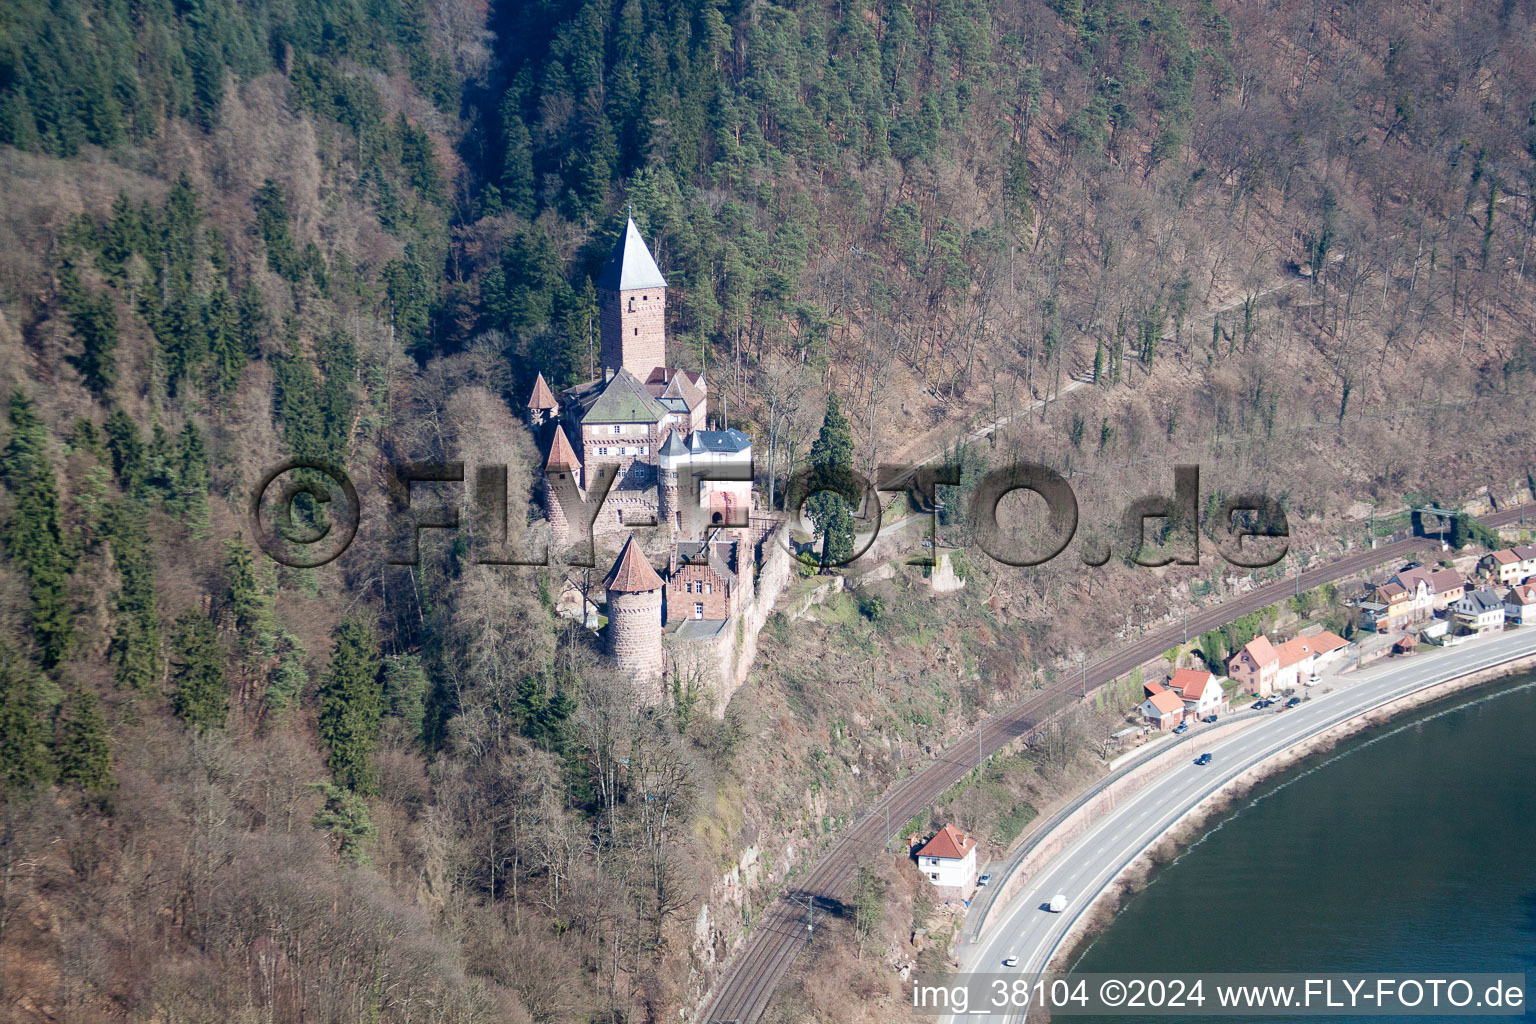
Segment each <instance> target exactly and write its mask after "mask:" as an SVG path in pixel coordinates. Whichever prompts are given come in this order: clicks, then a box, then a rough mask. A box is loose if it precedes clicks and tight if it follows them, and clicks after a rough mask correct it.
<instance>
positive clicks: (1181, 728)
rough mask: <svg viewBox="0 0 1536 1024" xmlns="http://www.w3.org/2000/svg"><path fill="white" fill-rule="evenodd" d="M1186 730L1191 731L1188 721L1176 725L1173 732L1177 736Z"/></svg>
mask: <svg viewBox="0 0 1536 1024" xmlns="http://www.w3.org/2000/svg"><path fill="white" fill-rule="evenodd" d="M1186 732H1189V723H1188V722H1180V723H1179V724H1178V726H1176V727H1175V728H1174V730H1173V734H1174V735H1175V736H1180V735H1183V734H1184V733H1186Z"/></svg>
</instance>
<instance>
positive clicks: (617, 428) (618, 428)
mask: <svg viewBox="0 0 1536 1024" xmlns="http://www.w3.org/2000/svg"><path fill="white" fill-rule="evenodd" d="M613 432H614V433H615V434H622V433H624V428H623V427H621V426H619V425H618V424H617V423H615V424H614V425H613Z"/></svg>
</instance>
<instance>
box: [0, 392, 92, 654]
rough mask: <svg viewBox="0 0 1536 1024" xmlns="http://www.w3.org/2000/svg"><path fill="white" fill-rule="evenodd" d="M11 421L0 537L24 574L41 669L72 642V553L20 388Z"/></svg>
mask: <svg viewBox="0 0 1536 1024" xmlns="http://www.w3.org/2000/svg"><path fill="white" fill-rule="evenodd" d="M10 420H11V436H10V439H9V441H8V442H7V444H6V448H5V454H4V457H3V461H0V469H3V471H4V475H5V480H6V482H7V483H8V484H9V485H10V487H11V490H12V493H13V494H14V496H15V497H14V503H13V504H12V507H11V515H10V518H8V519H7V520H6V521H5V523H4V524H3V526H0V539H3V540H4V542H5V547H6V550H7V551H8V552H9V553H10V555H11V557H12V558H14V559H15V560H16V561H17V562H18V563H19V564H20V565H21V567H22V570H23V572H24V573H25V574H26V578H27V591H28V596H29V597H30V598H31V602H32V635H33V636H34V637H35V638H36V639H37V644H38V648H39V651H40V654H41V659H42V663H43V667H44V668H47V669H52V668H53V667H54V666H56V665H58V664H59V663H60V662H61V661H63V660H64V659H65V658H66V657H68V656H69V651H70V648H71V647H72V646H73V642H74V625H73V621H74V605H73V602H72V601H71V600H70V596H69V578H70V572H71V570H72V568H73V565H74V552H73V550H72V545H71V544H70V539H69V537H68V536H67V535H66V533H65V531H64V527H63V524H62V522H61V520H60V515H59V492H58V486H57V484H56V482H55V480H54V475H53V465H52V464H51V463H50V462H49V460H48V455H47V451H46V447H45V445H46V433H45V431H44V429H43V426H42V423H41V422H40V421H39V420H38V418H37V415H36V413H35V412H34V411H33V409H32V403H31V401H30V400H29V399H28V398H27V397H26V396H25V395H23V394H22V393H21V392H20V391H17V392H15V393H14V394H12V396H11V405H10Z"/></svg>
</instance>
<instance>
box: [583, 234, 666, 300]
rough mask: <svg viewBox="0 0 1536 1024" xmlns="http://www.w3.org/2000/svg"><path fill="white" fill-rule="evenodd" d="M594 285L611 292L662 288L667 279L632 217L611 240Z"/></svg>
mask: <svg viewBox="0 0 1536 1024" xmlns="http://www.w3.org/2000/svg"><path fill="white" fill-rule="evenodd" d="M597 286H598V287H599V288H606V289H607V290H608V291H611V292H627V291H629V290H630V289H632V288H665V287H666V286H667V279H666V278H664V277H662V276H661V268H660V267H658V266H657V265H656V260H655V258H654V257H653V256H652V255H651V250H650V249H649V248H647V247H646V244H645V239H643V238H641V237H640V229H639V228H637V227H635V220H634V218H633V217H631V218H630V219H629V222H628V223H627V224H625V226H624V233H623V234H622V235H620V236H619V240H618V241H617V242H616V243H614V246H613V252H611V253H609V255H608V262H607V263H606V264H604V265H603V272H602V273H601V274H599V275H598V276H597Z"/></svg>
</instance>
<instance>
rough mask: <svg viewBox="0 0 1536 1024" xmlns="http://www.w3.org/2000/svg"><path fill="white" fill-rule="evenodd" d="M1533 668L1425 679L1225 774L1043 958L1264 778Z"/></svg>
mask: <svg viewBox="0 0 1536 1024" xmlns="http://www.w3.org/2000/svg"><path fill="white" fill-rule="evenodd" d="M1533 668H1536V655H1533V654H1523V655H1517V656H1515V657H1513V658H1510V659H1508V660H1506V661H1502V662H1500V663H1498V664H1497V665H1493V666H1487V667H1484V668H1479V669H1476V670H1473V671H1470V672H1466V673H1462V674H1460V675H1457V676H1454V677H1452V678H1449V679H1445V680H1442V681H1440V682H1437V683H1433V684H1430V685H1428V686H1425V687H1423V688H1421V689H1418V690H1415V691H1414V692H1412V693H1409V694H1405V695H1402V696H1399V697H1395V698H1393V699H1390V700H1387V701H1384V702H1382V703H1380V704H1377V705H1375V706H1373V707H1370V708H1367V709H1365V710H1362V711H1360V712H1358V713H1356V714H1354V715H1352V716H1351V717H1349V718H1348V719H1346V720H1344V721H1342V722H1338V723H1334V724H1332V725H1329V726H1327V727H1325V728H1323V729H1320V730H1319V731H1317V732H1316V733H1313V734H1311V735H1309V736H1307V737H1304V738H1303V739H1301V740H1299V741H1297V742H1295V743H1293V744H1291V745H1290V746H1288V747H1286V748H1285V749H1284V750H1280V751H1277V752H1275V753H1274V754H1272V755H1271V756H1269V757H1267V758H1265V759H1264V760H1263V761H1261V762H1259V763H1258V764H1255V765H1252V766H1250V767H1249V768H1247V769H1246V770H1244V771H1243V772H1241V773H1240V774H1238V775H1236V776H1234V777H1233V778H1231V779H1229V780H1227V782H1225V783H1223V784H1222V785H1221V786H1220V787H1218V788H1217V789H1215V790H1213V791H1212V792H1211V793H1210V794H1209V795H1207V796H1206V797H1205V798H1203V799H1202V800H1200V801H1199V802H1198V803H1196V804H1194V805H1192V806H1191V807H1190V808H1189V809H1188V810H1187V811H1186V812H1185V813H1183V814H1181V815H1180V816H1179V817H1178V818H1176V819H1175V820H1173V821H1172V822H1170V823H1169V824H1168V825H1167V827H1166V828H1164V829H1163V830H1162V831H1161V832H1160V833H1159V834H1157V835H1156V836H1153V837H1151V838H1150V839H1149V840H1148V841H1147V842H1146V843H1145V844H1143V846H1142V849H1141V852H1140V853H1139V854H1138V855H1136V856H1135V857H1134V858H1133V859H1132V860H1130V861H1129V862H1127V864H1126V865H1125V866H1124V867H1123V868H1122V869H1121V870H1120V871H1118V872H1116V873H1115V874H1114V875H1113V876H1111V878H1110V879H1109V880H1108V881H1107V882H1106V883H1105V884H1104V885H1103V886H1102V887H1101V888H1100V890H1099V891H1098V893H1096V894H1095V895H1094V896H1093V897H1092V898H1091V899H1090V901H1089V905H1088V906H1087V907H1086V908H1084V910H1083V912H1082V913H1080V915H1079V916H1078V917H1077V919H1076V920H1075V921H1074V923H1073V924H1072V926H1071V927H1070V928H1069V929H1068V931H1067V932H1066V933H1065V934H1064V935H1063V936H1062V937H1061V939H1060V941H1059V942H1058V943H1057V944H1056V947H1055V950H1054V952H1053V953H1052V954H1051V956H1050V957H1049V960H1048V964H1049V969H1050V970H1065V969H1067V967H1068V966H1070V965H1071V964H1072V963H1075V962H1076V961H1077V960H1078V959H1079V957H1080V956H1081V953H1082V951H1083V949H1084V947H1085V944H1086V943H1087V942H1088V941H1089V940H1091V939H1092V938H1093V937H1095V936H1096V935H1098V934H1099V933H1101V932H1102V931H1104V930H1105V929H1106V928H1108V927H1109V925H1110V924H1111V923H1112V922H1113V920H1114V918H1115V915H1116V914H1117V912H1118V911H1119V909H1120V907H1121V904H1122V903H1123V901H1124V900H1125V898H1126V897H1127V896H1130V895H1131V894H1133V893H1135V892H1137V891H1139V890H1140V889H1142V888H1143V887H1145V886H1146V884H1147V883H1148V881H1149V880H1150V878H1151V876H1152V873H1153V871H1154V870H1155V869H1156V868H1157V867H1159V866H1160V865H1163V864H1166V863H1167V862H1169V861H1171V860H1172V859H1173V858H1174V857H1176V856H1177V855H1178V854H1179V853H1180V852H1181V851H1182V850H1184V849H1186V848H1188V846H1189V845H1190V844H1191V843H1193V842H1194V841H1195V840H1196V839H1198V838H1199V837H1200V836H1201V835H1203V834H1204V832H1205V830H1206V828H1207V826H1208V824H1209V822H1210V821H1211V819H1212V818H1214V817H1215V816H1217V815H1219V814H1222V813H1224V812H1226V811H1228V810H1230V809H1231V808H1232V807H1233V806H1234V805H1235V804H1237V803H1238V802H1239V801H1241V800H1243V799H1245V798H1246V797H1247V796H1248V794H1249V793H1250V792H1252V790H1253V789H1254V788H1255V787H1256V786H1258V785H1259V784H1260V783H1262V782H1263V781H1265V780H1266V779H1269V778H1271V777H1273V776H1275V775H1278V774H1280V773H1282V772H1284V771H1286V770H1287V769H1289V768H1291V767H1293V766H1294V765H1296V764H1297V763H1298V762H1300V761H1303V760H1305V759H1306V758H1309V757H1313V756H1315V755H1317V754H1321V753H1325V752H1327V751H1329V750H1332V749H1333V748H1334V747H1336V746H1338V744H1339V743H1341V742H1342V741H1344V740H1346V739H1348V738H1350V737H1353V736H1356V735H1358V734H1360V733H1362V732H1365V731H1367V730H1370V729H1374V728H1377V727H1379V726H1382V725H1385V724H1387V723H1389V722H1391V721H1392V720H1394V719H1396V718H1400V717H1402V716H1403V715H1406V714H1408V713H1410V712H1413V711H1415V710H1417V709H1420V708H1423V707H1425V706H1427V705H1430V704H1435V703H1438V702H1441V701H1443V700H1446V699H1448V698H1451V697H1454V696H1456V695H1458V694H1461V693H1463V692H1465V691H1468V690H1471V689H1475V688H1477V687H1480V686H1484V685H1487V684H1489V683H1491V682H1494V681H1497V680H1500V679H1505V678H1508V677H1510V676H1513V675H1517V674H1519V673H1522V672H1527V671H1530V670H1532V669H1533Z"/></svg>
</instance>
